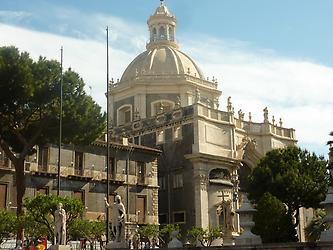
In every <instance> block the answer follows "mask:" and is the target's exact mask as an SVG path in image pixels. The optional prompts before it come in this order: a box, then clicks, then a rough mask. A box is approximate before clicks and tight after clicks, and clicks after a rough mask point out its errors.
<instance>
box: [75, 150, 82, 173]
mask: <svg viewBox="0 0 333 250" xmlns="http://www.w3.org/2000/svg"><path fill="white" fill-rule="evenodd" d="M74 173H75V175H83V152H77V151H75V165H74Z"/></svg>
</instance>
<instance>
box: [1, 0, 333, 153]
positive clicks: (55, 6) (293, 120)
mask: <svg viewBox="0 0 333 250" xmlns="http://www.w3.org/2000/svg"><path fill="white" fill-rule="evenodd" d="M164 2H165V5H166V6H167V7H168V8H169V10H170V11H171V12H172V13H173V14H174V15H175V16H176V18H177V31H176V32H177V33H176V39H177V41H178V43H179V45H180V49H181V50H182V51H183V52H185V53H186V54H187V55H189V56H190V57H191V58H192V59H193V60H194V61H195V62H196V63H197V65H198V66H199V67H200V69H201V70H202V71H203V73H204V75H205V76H206V77H209V78H210V79H212V77H213V76H214V77H215V78H217V79H218V82H219V85H218V88H219V89H220V90H221V91H222V96H221V98H220V109H222V110H226V105H227V97H228V96H231V100H232V103H233V105H234V107H235V111H236V113H237V111H238V110H239V109H242V111H243V112H244V113H245V114H246V115H245V118H246V119H247V117H248V113H249V112H251V114H252V120H253V121H255V122H262V121H263V109H264V108H265V107H267V108H268V110H269V116H270V119H272V116H273V115H274V118H275V120H276V121H278V120H279V119H280V118H282V121H283V126H284V127H287V128H291V127H292V128H294V129H296V137H297V139H298V145H299V146H301V147H302V148H306V149H308V150H310V151H313V152H315V153H317V154H319V155H323V156H325V157H326V155H327V152H328V147H327V146H326V142H327V141H328V140H329V139H331V138H329V135H328V134H329V132H330V131H333V125H332V124H333V109H332V107H333V98H332V94H333V49H332V46H333V32H332V31H331V30H332V25H333V15H332V14H331V10H332V9H333V1H331V0H318V1H313V0H293V1H291V0H279V1H274V0H232V1H230V0H205V1H198V0H165V1H164ZM159 4H160V3H159V1H158V0H122V1H119V0H96V1H91V0H90V1H89V0H71V1H68V0H30V1H26V0H0V46H8V45H14V46H16V47H18V48H19V49H20V50H22V51H28V52H29V53H30V55H31V56H32V57H33V58H34V59H37V58H38V57H39V56H40V55H41V56H44V57H47V58H48V59H57V60H60V48H61V46H63V48H64V66H65V67H66V68H68V67H71V68H72V69H73V70H74V71H76V72H78V73H79V74H80V75H81V76H82V77H83V79H84V80H85V83H86V91H87V93H88V94H90V95H92V96H93V98H94V100H95V101H96V102H97V103H98V104H100V105H101V106H102V107H103V108H105V107H106V98H105V95H104V93H105V92H106V87H105V86H106V84H105V82H106V27H107V26H108V27H109V29H110V36H109V45H110V46H109V50H110V76H111V77H112V78H114V79H115V80H116V79H118V78H121V75H122V73H123V72H124V70H125V69H126V67H127V65H128V64H129V63H130V62H131V61H132V60H133V59H134V58H135V57H136V56H137V55H138V54H139V53H141V52H143V51H144V50H145V45H146V42H147V41H148V38H149V37H148V35H149V34H148V27H147V19H148V18H149V16H150V15H151V14H153V12H154V11H155V9H156V8H157V7H158V6H159Z"/></svg>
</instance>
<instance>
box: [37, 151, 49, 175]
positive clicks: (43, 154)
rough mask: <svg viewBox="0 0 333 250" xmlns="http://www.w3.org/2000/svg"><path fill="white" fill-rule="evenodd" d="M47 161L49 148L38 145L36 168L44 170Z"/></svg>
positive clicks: (45, 169)
mask: <svg viewBox="0 0 333 250" xmlns="http://www.w3.org/2000/svg"><path fill="white" fill-rule="evenodd" d="M48 161H49V148H48V147H38V170H39V171H43V172H46V171H47V165H48Z"/></svg>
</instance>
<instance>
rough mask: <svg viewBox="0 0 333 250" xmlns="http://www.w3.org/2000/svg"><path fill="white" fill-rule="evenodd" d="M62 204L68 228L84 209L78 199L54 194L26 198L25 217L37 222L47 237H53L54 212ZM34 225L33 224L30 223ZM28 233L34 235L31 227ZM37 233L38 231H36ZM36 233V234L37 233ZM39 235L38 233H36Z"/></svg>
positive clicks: (68, 228)
mask: <svg viewBox="0 0 333 250" xmlns="http://www.w3.org/2000/svg"><path fill="white" fill-rule="evenodd" d="M60 202H61V203H62V204H63V208H64V209H65V211H66V217H67V218H66V226H67V230H70V228H71V227H72V225H73V223H75V220H76V219H77V218H79V217H80V215H81V214H82V212H83V211H84V206H83V204H82V202H81V201H80V200H78V199H73V198H67V197H66V198H63V197H58V196H55V195H38V196H37V197H35V198H33V199H29V198H26V199H25V202H24V206H25V207H26V210H27V212H26V218H27V219H28V220H29V221H30V220H32V221H34V222H36V223H37V225H38V227H40V230H44V232H45V230H46V233H47V236H48V238H49V239H51V240H53V238H54V228H53V224H54V217H53V215H54V212H55V210H57V206H58V204H59V203H60ZM32 225H34V224H32ZM29 228H30V230H32V231H30V230H28V233H29V232H31V236H34V235H35V231H34V229H33V228H31V227H28V229H29ZM37 233H40V232H39V231H37ZM37 235H38V234H37ZM38 236H40V235H38Z"/></svg>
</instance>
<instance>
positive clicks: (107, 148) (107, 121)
mask: <svg viewBox="0 0 333 250" xmlns="http://www.w3.org/2000/svg"><path fill="white" fill-rule="evenodd" d="M109 119H110V118H109V27H108V26H107V27H106V131H107V132H106V199H107V202H108V204H110V175H109V173H110V147H109V144H110V142H109V133H110V131H109V127H110V124H109ZM109 223H110V221H109V208H107V209H106V242H107V243H108V242H109V239H110V230H109Z"/></svg>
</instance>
